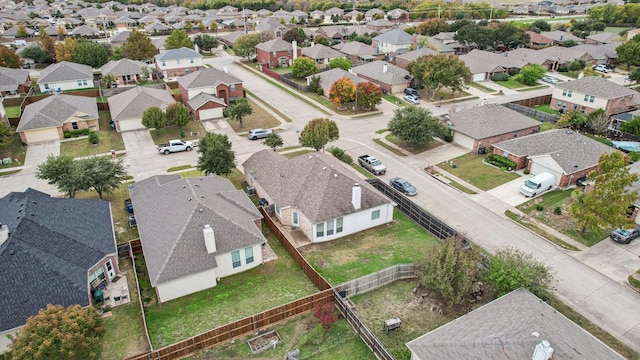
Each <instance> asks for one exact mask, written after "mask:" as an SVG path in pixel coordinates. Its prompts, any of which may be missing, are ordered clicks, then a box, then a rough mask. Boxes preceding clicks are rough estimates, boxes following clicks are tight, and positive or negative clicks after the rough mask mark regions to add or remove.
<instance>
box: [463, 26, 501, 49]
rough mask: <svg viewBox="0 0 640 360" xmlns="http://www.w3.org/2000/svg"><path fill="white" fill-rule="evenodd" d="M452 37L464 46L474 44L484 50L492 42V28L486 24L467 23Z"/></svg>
mask: <svg viewBox="0 0 640 360" xmlns="http://www.w3.org/2000/svg"><path fill="white" fill-rule="evenodd" d="M453 38H454V39H455V40H456V41H458V42H459V43H460V44H463V45H464V46H467V47H469V46H471V45H475V46H476V47H477V48H478V49H480V50H484V49H487V48H489V47H490V46H491V45H492V44H493V39H494V30H493V29H490V28H488V27H486V26H479V25H476V24H469V25H466V26H463V27H462V28H460V29H459V30H458V32H457V33H456V35H455V36H454V37H453Z"/></svg>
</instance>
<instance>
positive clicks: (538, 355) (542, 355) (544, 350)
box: [532, 340, 553, 360]
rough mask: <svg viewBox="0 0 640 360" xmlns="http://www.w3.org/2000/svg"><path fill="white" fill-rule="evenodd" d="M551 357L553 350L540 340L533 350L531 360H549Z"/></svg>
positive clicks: (547, 343)
mask: <svg viewBox="0 0 640 360" xmlns="http://www.w3.org/2000/svg"><path fill="white" fill-rule="evenodd" d="M552 356H553V348H552V347H551V344H550V343H549V342H548V341H547V340H542V342H541V343H539V344H538V345H536V347H535V349H534V350H533V358H532V359H533V360H549V359H551V357H552Z"/></svg>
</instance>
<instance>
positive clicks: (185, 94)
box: [178, 68, 244, 120]
mask: <svg viewBox="0 0 640 360" xmlns="http://www.w3.org/2000/svg"><path fill="white" fill-rule="evenodd" d="M178 87H179V88H180V99H181V101H182V102H183V103H184V104H185V105H187V107H189V110H190V111H191V112H192V113H193V114H194V116H195V119H196V120H206V119H216V118H221V117H223V115H222V111H223V110H224V109H225V108H226V107H227V105H229V103H230V101H232V100H235V99H238V98H242V97H244V90H243V88H242V81H241V80H240V79H238V78H236V77H235V76H232V75H229V74H228V73H226V72H225V71H220V70H216V69H213V68H204V69H202V70H200V71H196V72H194V73H191V74H189V75H185V76H183V77H181V78H179V79H178Z"/></svg>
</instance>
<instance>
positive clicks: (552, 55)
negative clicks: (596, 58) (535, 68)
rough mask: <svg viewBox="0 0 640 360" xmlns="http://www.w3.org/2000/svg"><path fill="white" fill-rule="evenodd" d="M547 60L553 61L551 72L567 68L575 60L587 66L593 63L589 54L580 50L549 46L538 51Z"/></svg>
mask: <svg viewBox="0 0 640 360" xmlns="http://www.w3.org/2000/svg"><path fill="white" fill-rule="evenodd" d="M538 51H539V52H540V54H543V55H544V56H546V57H547V59H549V60H551V61H553V66H552V67H551V70H557V69H558V68H559V67H560V66H568V65H569V64H570V63H572V62H574V61H576V60H584V61H585V62H586V63H587V64H592V63H593V58H592V57H591V55H589V53H587V52H586V51H582V50H576V49H574V48H573V47H570V48H566V47H562V46H549V47H546V48H544V49H540V50H538Z"/></svg>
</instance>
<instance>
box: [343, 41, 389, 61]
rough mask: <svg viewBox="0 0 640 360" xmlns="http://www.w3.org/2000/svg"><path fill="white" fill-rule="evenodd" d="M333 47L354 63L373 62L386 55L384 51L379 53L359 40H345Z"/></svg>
mask: <svg viewBox="0 0 640 360" xmlns="http://www.w3.org/2000/svg"><path fill="white" fill-rule="evenodd" d="M331 48H332V49H335V50H338V51H340V52H341V53H343V54H344V55H345V57H346V58H347V59H349V60H351V62H352V63H353V64H361V63H365V62H371V61H374V60H379V59H382V58H383V57H384V53H379V52H377V51H376V49H375V48H374V47H372V46H370V45H367V44H365V43H361V42H359V41H349V42H343V43H339V44H336V45H333V46H332V47H331Z"/></svg>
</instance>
